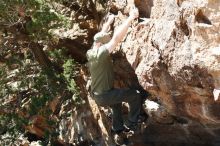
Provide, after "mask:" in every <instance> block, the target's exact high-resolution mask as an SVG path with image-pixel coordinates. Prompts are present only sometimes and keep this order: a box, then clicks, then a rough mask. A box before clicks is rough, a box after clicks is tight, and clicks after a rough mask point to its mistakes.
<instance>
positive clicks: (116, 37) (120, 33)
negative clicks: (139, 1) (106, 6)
mask: <svg viewBox="0 0 220 146" xmlns="http://www.w3.org/2000/svg"><path fill="white" fill-rule="evenodd" d="M138 16H139V13H138V9H137V8H132V9H131V10H130V15H129V17H128V18H127V19H126V21H125V22H124V23H122V25H120V26H119V28H118V29H117V30H116V31H115V33H114V34H113V37H112V39H111V40H110V41H109V43H107V44H106V46H107V48H108V50H109V52H110V53H111V52H113V50H114V49H115V48H116V46H117V44H118V43H119V42H120V41H122V39H123V38H124V36H125V35H126V34H127V31H128V28H129V26H130V24H131V22H132V21H133V20H134V19H135V18H137V17H138Z"/></svg>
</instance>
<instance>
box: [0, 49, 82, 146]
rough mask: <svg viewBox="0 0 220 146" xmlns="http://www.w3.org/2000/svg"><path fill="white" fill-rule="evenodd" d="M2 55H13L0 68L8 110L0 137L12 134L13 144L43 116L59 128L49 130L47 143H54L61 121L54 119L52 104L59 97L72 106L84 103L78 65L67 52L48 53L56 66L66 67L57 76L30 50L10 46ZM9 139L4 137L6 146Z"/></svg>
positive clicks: (2, 102) (0, 121)
mask: <svg viewBox="0 0 220 146" xmlns="http://www.w3.org/2000/svg"><path fill="white" fill-rule="evenodd" d="M0 53H1V54H0V55H1V56H2V57H3V58H5V57H8V56H10V57H8V58H7V60H5V62H4V63H3V64H2V65H1V68H0V87H1V88H0V109H3V111H5V114H3V115H1V116H0V129H1V130H0V134H1V133H2V134H6V133H7V134H9V135H10V137H8V138H7V140H9V139H10V141H11V142H12V143H13V141H14V140H16V139H17V136H18V135H19V134H20V133H24V131H25V130H24V127H25V126H27V125H31V124H32V121H31V120H30V119H31V117H32V116H35V115H42V116H43V117H45V118H47V119H48V121H47V123H48V125H50V126H52V127H55V128H54V129H53V130H52V131H48V130H46V131H45V136H44V141H43V143H44V145H45V143H47V144H48V143H53V141H55V140H56V136H57V134H58V133H57V130H56V127H57V122H58V121H54V120H53V119H51V115H53V112H52V111H51V109H50V108H48V104H49V103H50V102H51V101H52V100H53V99H54V98H55V97H62V100H61V101H60V102H64V101H65V100H72V104H71V106H78V105H80V104H82V103H83V102H82V100H81V98H80V95H79V88H78V87H77V84H76V82H75V77H76V75H77V72H76V70H77V67H76V62H74V61H73V60H72V59H70V57H68V56H66V54H65V53H66V51H65V49H55V50H54V51H50V52H48V54H50V55H49V57H50V59H51V60H52V61H53V63H55V64H57V65H59V66H63V72H61V73H57V72H56V71H55V70H53V69H50V68H48V69H45V68H41V67H40V66H39V65H38V64H37V63H36V62H35V61H34V60H33V55H32V54H31V52H30V51H28V50H25V51H24V50H23V52H19V51H18V50H13V49H10V47H9V48H8V49H7V47H6V48H5V49H4V50H1V52H0ZM72 95H74V97H75V98H72ZM72 108H74V107H72ZM18 111H19V112H18ZM21 113H23V114H21ZM6 123H9V124H6ZM57 128H58V127H57ZM5 140H6V139H2V138H1V136H0V141H2V143H3V142H6V141H5ZM0 144H1V142H0Z"/></svg>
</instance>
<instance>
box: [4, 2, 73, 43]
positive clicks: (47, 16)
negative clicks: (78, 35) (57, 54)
mask: <svg viewBox="0 0 220 146" xmlns="http://www.w3.org/2000/svg"><path fill="white" fill-rule="evenodd" d="M0 18H1V20H2V21H0V25H8V26H12V25H15V24H18V23H21V24H22V25H24V27H25V28H26V29H25V30H26V31H27V32H28V33H29V34H30V35H31V36H32V37H33V38H34V39H35V41H38V40H39V39H48V38H49V37H50V33H49V30H50V29H53V28H58V27H65V28H69V27H70V26H71V25H70V24H71V23H70V20H69V19H68V18H67V17H66V16H64V15H62V14H61V12H60V11H59V10H57V9H56V7H55V2H54V1H52V0H51V1H50V0H1V1H0Z"/></svg>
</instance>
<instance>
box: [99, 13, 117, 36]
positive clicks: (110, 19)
mask: <svg viewBox="0 0 220 146" xmlns="http://www.w3.org/2000/svg"><path fill="white" fill-rule="evenodd" d="M114 18H115V15H113V14H112V15H109V17H108V20H107V21H106V22H105V23H104V24H103V27H102V30H101V32H108V29H109V27H110V25H111V24H112V22H113V21H114Z"/></svg>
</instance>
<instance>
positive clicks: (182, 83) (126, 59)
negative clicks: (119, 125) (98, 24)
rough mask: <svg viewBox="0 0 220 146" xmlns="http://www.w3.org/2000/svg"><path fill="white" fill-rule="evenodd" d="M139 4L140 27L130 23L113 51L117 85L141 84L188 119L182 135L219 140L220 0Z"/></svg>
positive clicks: (172, 111)
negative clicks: (122, 39)
mask: <svg viewBox="0 0 220 146" xmlns="http://www.w3.org/2000/svg"><path fill="white" fill-rule="evenodd" d="M135 4H136V6H137V7H138V8H139V11H140V16H141V17H142V18H143V19H140V20H139V21H142V20H144V21H143V22H141V24H142V25H139V26H138V27H136V26H137V24H138V22H135V23H133V24H132V28H131V29H130V30H129V33H128V35H127V37H126V38H125V40H124V42H123V43H122V45H121V46H120V47H119V48H118V50H120V51H118V52H117V53H115V54H114V57H113V58H114V60H115V62H114V63H115V71H116V74H117V76H116V80H117V81H116V86H119V87H123V86H137V85H138V84H140V85H141V87H143V88H144V89H145V90H147V91H148V92H150V93H151V94H152V95H155V96H156V97H157V100H159V103H160V104H161V105H163V107H165V108H166V109H167V112H168V113H169V114H170V115H172V116H174V117H178V118H181V119H182V120H183V121H184V123H185V125H184V126H182V128H183V129H184V130H183V131H182V132H181V136H185V137H190V136H194V137H195V136H196V135H197V136H198V135H199V136H198V137H200V138H201V141H203V140H204V142H205V141H209V140H211V141H217V139H218V138H219V135H220V133H219V130H220V114H219V110H220V102H219V100H217V101H214V96H215V99H217V98H218V96H219V92H218V91H219V89H220V34H219V30H220V21H219V20H220V1H218V0H203V1H200V0H154V1H152V0H145V1H140V0H136V1H135ZM146 8H147V10H146ZM119 17H120V16H119ZM123 18H124V16H123V17H122V16H121V19H123ZM116 23H117V22H116ZM116 29H117V28H116ZM135 74H136V75H137V78H136V76H135ZM177 121H178V120H177ZM200 124H201V125H203V126H201V125H200ZM198 125H200V126H198ZM156 129H157V128H156ZM157 130H159V132H160V129H159V128H158V129H157ZM177 131H178V130H177ZM161 132H163V130H161ZM177 133H178V132H177ZM148 134H151V133H150V132H149V133H148ZM174 135H175V132H174V133H173V136H174ZM177 135H178V134H177ZM165 137H166V136H165ZM174 137H175V136H174ZM192 139H193V138H192ZM210 145H211V144H210Z"/></svg>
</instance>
